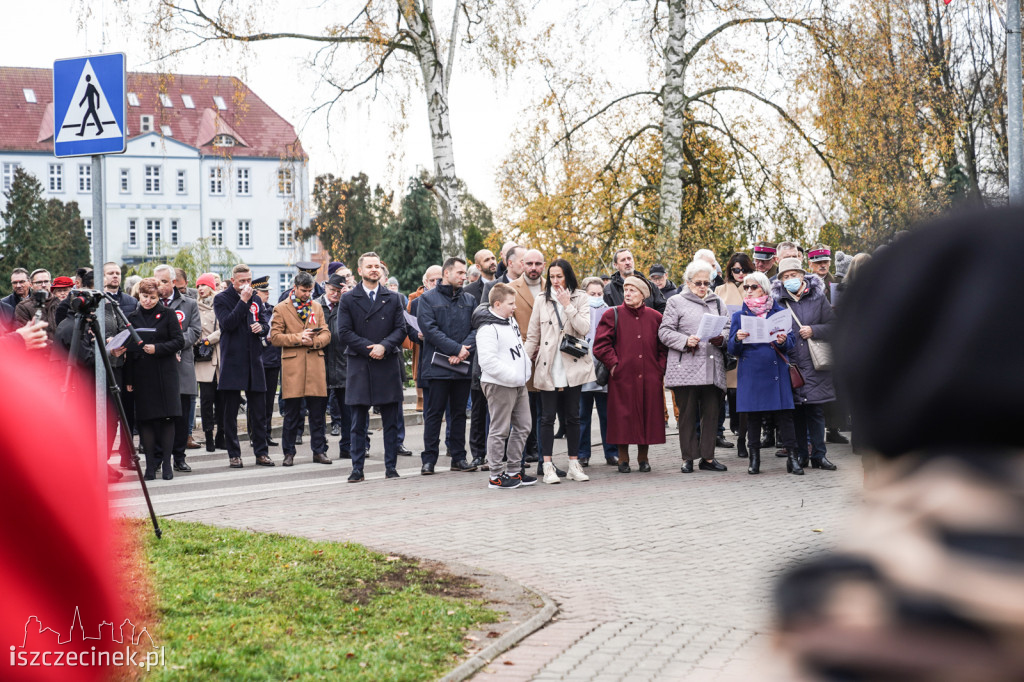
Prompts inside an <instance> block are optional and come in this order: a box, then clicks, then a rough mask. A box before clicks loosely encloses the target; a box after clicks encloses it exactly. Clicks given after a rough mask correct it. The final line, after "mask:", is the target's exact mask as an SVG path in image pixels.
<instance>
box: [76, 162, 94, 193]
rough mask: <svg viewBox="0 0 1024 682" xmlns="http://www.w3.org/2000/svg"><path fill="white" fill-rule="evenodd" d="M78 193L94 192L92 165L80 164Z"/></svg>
mask: <svg viewBox="0 0 1024 682" xmlns="http://www.w3.org/2000/svg"><path fill="white" fill-rule="evenodd" d="M78 191H79V192H91V191H92V165H91V164H88V163H80V164H78Z"/></svg>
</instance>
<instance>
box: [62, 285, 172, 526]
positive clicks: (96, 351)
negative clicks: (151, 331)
mask: <svg viewBox="0 0 1024 682" xmlns="http://www.w3.org/2000/svg"><path fill="white" fill-rule="evenodd" d="M89 296H94V298H90V297H86V296H78V297H76V298H75V299H73V300H72V302H71V306H70V307H71V310H72V311H74V317H75V329H74V332H73V333H72V335H71V351H70V352H69V353H68V369H67V373H66V374H65V377H64V396H65V398H67V395H68V391H69V388H70V386H71V376H72V372H73V370H74V368H75V367H76V366H77V365H78V364H79V361H80V359H79V357H78V353H79V351H80V349H81V342H82V338H83V336H84V335H85V334H86V333H87V332H92V336H93V356H94V360H99V359H102V362H103V368H104V370H105V372H106V377H107V392H108V393H109V399H110V400H112V401H113V403H114V405H115V406H117V415H118V420H119V423H120V425H121V440H122V443H123V444H127V447H128V451H129V453H130V454H131V460H132V464H134V465H135V473H137V474H138V476H139V484H140V485H142V494H143V495H144V496H145V498H146V506H147V507H148V508H149V518H150V520H151V521H152V522H153V532H154V533H155V534H156V537H157V539H160V537H161V536H162V535H163V531H162V530H161V529H160V524H159V523H158V522H157V519H156V512H155V511H154V510H153V502H152V500H150V498H149V489H148V488H147V487H146V480H145V478H144V477H143V475H142V466H141V465H140V463H139V454H138V452H137V451H136V450H135V442H134V440H133V439H132V431H131V429H130V428H129V427H128V415H127V414H126V413H125V411H124V403H123V402H121V387H120V386H118V385H117V381H116V380H115V379H114V368H113V366H111V364H110V358H109V357H108V356H107V349H106V345H105V344H104V343H103V341H102V339H103V332H102V330H101V329H100V323H99V320H97V319H96V311H97V309H98V308H99V303H100V302H102V301H106V304H107V305H109V306H112V307H113V310H114V314H115V315H116V316H118V317H119V318H120V319H121V322H122V323H123V324H125V325H126V326H127V329H128V331H129V332H130V334H131V339H130V343H133V344H135V345H137V346H141V345H142V339H141V338H140V337H139V335H138V333H137V332H136V331H135V328H134V327H132V324H131V322H129V321H128V318H126V317H125V315H124V312H123V311H122V310H121V307H120V306H119V305H118V304H117V302H116V300H114V299H113V298H112V297H110V295H109V294H103V297H102V298H100V294H98V293H96V294H90V295H89ZM96 409H97V410H99V409H102V408H101V406H100V405H97V406H96ZM123 446H124V445H122V447H123ZM167 456H170V453H167Z"/></svg>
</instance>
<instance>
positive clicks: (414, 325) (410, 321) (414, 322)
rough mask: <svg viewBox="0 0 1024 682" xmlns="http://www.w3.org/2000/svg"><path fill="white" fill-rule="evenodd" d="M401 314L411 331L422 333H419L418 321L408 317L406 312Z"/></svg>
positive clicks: (410, 316)
mask: <svg viewBox="0 0 1024 682" xmlns="http://www.w3.org/2000/svg"><path fill="white" fill-rule="evenodd" d="M402 314H403V315H405V321H406V322H407V323H408V324H409V326H411V327H412V328H413V329H415V330H416V331H417V332H418V333H420V334H422V333H423V332H421V331H420V323H419V320H417V319H416V318H415V317H413V316H412V315H410V314H409V311H408V310H403V311H402Z"/></svg>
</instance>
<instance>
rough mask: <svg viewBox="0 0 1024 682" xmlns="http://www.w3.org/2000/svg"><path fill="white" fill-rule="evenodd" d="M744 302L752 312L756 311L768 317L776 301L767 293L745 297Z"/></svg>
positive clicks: (758, 314)
mask: <svg viewBox="0 0 1024 682" xmlns="http://www.w3.org/2000/svg"><path fill="white" fill-rule="evenodd" d="M743 303H744V304H746V306H747V309H748V310H750V312H752V313H754V314H755V315H757V316H758V317H767V316H768V311H769V310H771V309H772V305H773V304H774V303H775V301H773V300H772V297H771V296H769V295H768V294H765V295H764V296H758V297H756V298H754V297H751V298H745V299H743Z"/></svg>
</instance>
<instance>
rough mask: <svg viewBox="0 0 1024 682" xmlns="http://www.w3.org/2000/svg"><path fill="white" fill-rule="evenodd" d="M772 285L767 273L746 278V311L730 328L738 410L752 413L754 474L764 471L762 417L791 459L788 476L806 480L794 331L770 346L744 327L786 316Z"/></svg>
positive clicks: (783, 333)
mask: <svg viewBox="0 0 1024 682" xmlns="http://www.w3.org/2000/svg"><path fill="white" fill-rule="evenodd" d="M770 289H771V284H770V283H769V282H768V278H767V277H765V275H764V274H763V273H760V272H752V273H750V274H749V275H747V276H746V277H744V278H743V307H742V308H740V310H739V312H736V313H733V316H732V322H731V323H730V327H729V353H730V354H732V355H735V356H736V359H737V366H736V409H737V411H739V412H746V413H747V452H748V453H749V455H750V463H749V466H748V467H747V473H748V474H757V473H760V471H761V417H762V416H765V415H772V416H773V417H774V418H775V425H776V427H777V428H778V430H779V435H780V437H781V438H782V445H783V447H785V448H786V449H787V452H788V453H789V456H788V459H787V460H786V471H788V472H789V473H791V474H797V475H798V476H802V475H803V473H804V470H803V468H802V467H801V466H800V458H799V457H798V456H797V449H796V435H795V433H794V431H793V385H792V383H791V382H790V373H789V359H788V357H787V355H786V353H787V352H788V351H789V349H790V348H792V347H793V344H794V341H793V334H792V333H791V332H790V331H789V325H787V327H786V329H785V330H783V331H779V332H778V333H777V334H776V335H775V336H774V338H772V339H770V340H768V341H767V342H764V341H762V342H759V343H754V342H752V341H751V340H750V338H751V335H750V332H749V331H745V330H744V327H746V326H750V325H747V324H744V322H743V320H744V318H748V319H750V318H760V319H761V320H767V319H768V318H770V317H771V316H772V315H774V314H776V313H780V312H785V310H786V309H785V308H784V307H782V306H781V305H779V303H778V302H777V301H776V300H775V299H774V298H772V296H771V294H770V293H769V291H770Z"/></svg>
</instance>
